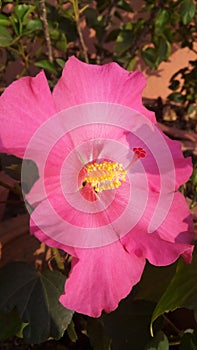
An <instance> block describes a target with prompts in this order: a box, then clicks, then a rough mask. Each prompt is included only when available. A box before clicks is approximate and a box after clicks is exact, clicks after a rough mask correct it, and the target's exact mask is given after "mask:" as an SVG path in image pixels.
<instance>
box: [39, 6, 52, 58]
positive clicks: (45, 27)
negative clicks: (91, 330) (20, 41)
mask: <svg viewBox="0 0 197 350" xmlns="http://www.w3.org/2000/svg"><path fill="white" fill-rule="evenodd" d="M39 3H40V8H41V17H40V18H41V20H42V24H43V30H44V36H45V40H46V44H47V51H48V58H49V62H51V63H52V62H53V52H52V46H51V38H50V35H49V26H48V21H47V10H46V5H45V0H39Z"/></svg>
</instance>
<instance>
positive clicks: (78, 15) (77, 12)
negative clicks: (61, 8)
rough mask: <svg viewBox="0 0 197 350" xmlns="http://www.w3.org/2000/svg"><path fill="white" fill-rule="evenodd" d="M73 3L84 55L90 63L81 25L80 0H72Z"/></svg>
mask: <svg viewBox="0 0 197 350" xmlns="http://www.w3.org/2000/svg"><path fill="white" fill-rule="evenodd" d="M71 3H72V5H73V11H74V20H75V23H76V27H77V33H78V36H79V42H80V45H81V48H82V51H83V55H84V59H85V62H86V63H89V58H88V48H87V46H86V44H85V41H84V37H83V33H82V30H81V26H80V11H79V3H78V0H71Z"/></svg>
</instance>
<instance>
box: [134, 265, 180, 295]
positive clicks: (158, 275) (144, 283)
mask: <svg viewBox="0 0 197 350" xmlns="http://www.w3.org/2000/svg"><path fill="white" fill-rule="evenodd" d="M176 265H177V263H174V264H172V265H170V266H161V267H160V266H153V265H151V264H149V263H148V262H147V263H146V267H145V270H144V272H143V275H142V278H141V280H140V283H138V286H137V288H136V292H135V295H134V299H135V300H148V301H152V302H157V301H158V300H159V299H160V298H161V296H162V294H163V293H164V292H165V290H166V288H167V286H168V285H169V283H170V281H171V279H172V277H173V276H174V274H175V272H176ZM161 281H162V283H161Z"/></svg>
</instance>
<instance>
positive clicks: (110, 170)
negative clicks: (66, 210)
mask: <svg viewBox="0 0 197 350" xmlns="http://www.w3.org/2000/svg"><path fill="white" fill-rule="evenodd" d="M86 171H87V173H86V177H85V178H84V181H83V184H82V185H83V186H85V185H86V184H90V185H91V187H92V188H93V189H94V191H95V192H96V193H99V192H102V191H104V190H113V189H114V188H118V187H120V185H121V183H122V182H125V181H126V174H127V170H124V169H123V166H122V164H120V163H117V162H110V161H103V162H101V163H96V162H95V163H91V164H87V166H86Z"/></svg>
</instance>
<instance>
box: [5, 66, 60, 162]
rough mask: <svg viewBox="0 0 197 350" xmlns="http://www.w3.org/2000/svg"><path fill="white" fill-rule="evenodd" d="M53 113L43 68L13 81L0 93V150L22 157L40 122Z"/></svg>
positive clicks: (52, 104) (51, 100) (53, 109)
mask: <svg viewBox="0 0 197 350" xmlns="http://www.w3.org/2000/svg"><path fill="white" fill-rule="evenodd" d="M54 113H55V106H54V103H53V99H52V96H51V92H50V89H49V86H48V83H47V79H46V77H45V74H44V73H43V72H41V73H39V74H38V75H37V76H36V77H35V78H31V77H25V78H21V79H20V80H17V81H15V82H14V83H12V84H11V85H10V86H9V87H8V88H7V89H6V90H5V91H4V93H3V94H2V95H1V97H0V115H1V128H2V130H3V132H1V139H0V152H5V153H9V154H15V155H16V156H18V157H23V155H24V152H25V148H26V146H27V144H28V142H29V141H30V139H31V137H32V136H33V134H34V132H35V131H36V130H37V129H38V128H39V126H40V125H41V124H42V123H43V122H44V121H45V120H47V119H48V118H49V117H50V116H51V115H53V114H54Z"/></svg>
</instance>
